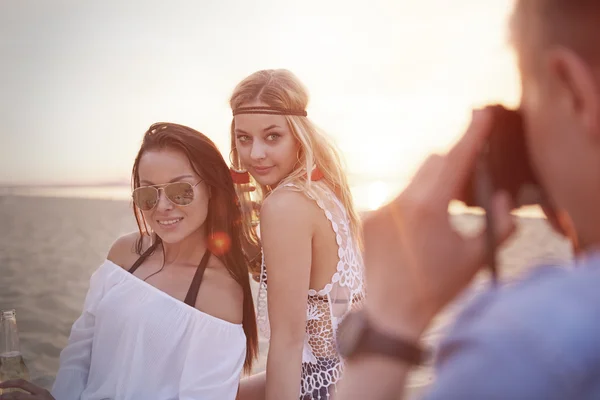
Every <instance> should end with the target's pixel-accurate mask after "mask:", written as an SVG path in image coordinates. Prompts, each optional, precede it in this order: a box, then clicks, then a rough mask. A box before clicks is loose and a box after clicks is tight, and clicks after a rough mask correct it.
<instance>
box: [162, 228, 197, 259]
mask: <svg viewBox="0 0 600 400" xmlns="http://www.w3.org/2000/svg"><path fill="white" fill-rule="evenodd" d="M162 247H163V251H164V253H165V263H166V264H175V263H176V264H197V263H198V262H199V260H200V259H201V257H202V256H203V255H204V253H205V252H206V248H207V244H206V234H205V233H204V229H203V228H200V229H198V230H197V231H196V232H194V233H192V234H191V235H189V236H188V237H186V238H185V239H183V240H182V241H180V242H177V243H165V242H164V241H163V243H162Z"/></svg>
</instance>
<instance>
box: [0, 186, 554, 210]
mask: <svg viewBox="0 0 600 400" xmlns="http://www.w3.org/2000/svg"><path fill="white" fill-rule="evenodd" d="M350 186H351V191H352V194H353V196H354V201H355V204H356V208H357V209H358V211H359V212H361V213H365V212H369V211H372V210H374V209H377V208H378V207H380V206H382V205H384V204H385V203H387V202H388V201H390V200H392V199H393V198H394V197H395V196H396V194H397V193H399V192H400V190H401V189H402V186H401V185H400V184H396V185H393V186H395V187H393V186H392V184H390V183H386V182H383V181H379V180H377V181H373V182H363V183H358V184H354V185H352V184H351V185H350ZM394 189H395V190H394ZM0 196H28V197H53V198H80V199H97V200H113V201H130V200H131V186H130V185H129V184H125V183H119V184H113V183H106V184H58V185H57V184H39V185H28V184H22V185H18V184H17V185H0ZM449 212H450V213H451V214H476V215H481V214H483V211H482V210H481V209H478V208H472V207H466V206H465V205H464V204H463V203H461V202H459V201H453V202H451V204H450V207H449ZM514 214H515V215H517V216H518V217H526V218H545V215H544V213H543V212H542V210H541V209H540V208H539V207H538V206H528V207H523V208H521V209H519V210H516V211H514Z"/></svg>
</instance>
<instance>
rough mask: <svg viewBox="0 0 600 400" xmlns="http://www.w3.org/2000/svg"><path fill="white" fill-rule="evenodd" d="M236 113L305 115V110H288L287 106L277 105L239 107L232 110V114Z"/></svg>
mask: <svg viewBox="0 0 600 400" xmlns="http://www.w3.org/2000/svg"><path fill="white" fill-rule="evenodd" d="M238 114H272V115H297V116H300V117H306V115H307V113H306V111H305V110H290V109H288V108H279V107H240V108H236V109H235V110H233V115H234V116H235V115H238Z"/></svg>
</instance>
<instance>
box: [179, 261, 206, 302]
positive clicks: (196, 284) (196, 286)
mask: <svg viewBox="0 0 600 400" xmlns="http://www.w3.org/2000/svg"><path fill="white" fill-rule="evenodd" d="M210 256H211V253H210V251H209V250H208V249H206V252H205V253H204V257H202V261H200V265H198V269H197V270H196V273H195V274H194V279H193V280H192V284H191V285H190V289H189V290H188V293H187V295H186V296H185V301H184V302H185V304H187V305H189V306H192V307H195V306H196V298H197V297H198V291H199V290H200V284H201V283H202V278H203V277H204V271H205V270H206V266H207V265H208V260H209V259H210Z"/></svg>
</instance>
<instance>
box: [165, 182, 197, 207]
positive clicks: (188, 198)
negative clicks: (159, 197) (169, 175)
mask: <svg viewBox="0 0 600 400" xmlns="http://www.w3.org/2000/svg"><path fill="white" fill-rule="evenodd" d="M165 195H166V196H167V198H168V199H169V200H171V201H172V202H173V203H175V204H177V205H180V206H187V205H188V204H190V203H191V202H192V201H193V200H194V188H193V187H192V185H191V184H189V183H187V182H175V183H171V184H170V185H167V186H166V187H165Z"/></svg>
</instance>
